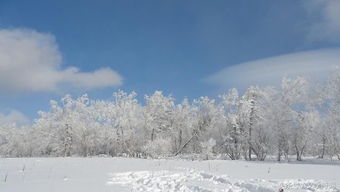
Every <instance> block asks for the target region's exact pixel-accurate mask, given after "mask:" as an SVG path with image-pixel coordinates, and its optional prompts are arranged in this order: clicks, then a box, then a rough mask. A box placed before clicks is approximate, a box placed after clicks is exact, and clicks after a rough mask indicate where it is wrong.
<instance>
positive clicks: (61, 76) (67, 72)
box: [0, 29, 122, 93]
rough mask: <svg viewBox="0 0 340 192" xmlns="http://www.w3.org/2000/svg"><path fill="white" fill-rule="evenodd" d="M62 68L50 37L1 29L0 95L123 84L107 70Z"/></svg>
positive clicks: (54, 44)
mask: <svg viewBox="0 0 340 192" xmlns="http://www.w3.org/2000/svg"><path fill="white" fill-rule="evenodd" d="M61 67H62V55H61V53H60V52H59V50H58V46H57V43H56V41H55V38H54V36H53V35H51V34H44V33H39V32H36V31H34V30H29V29H1V30H0V93H1V92H13V91H15V92H16V91H56V90H58V89H61V88H62V87H64V86H67V87H73V88H81V89H93V88H101V87H111V86H119V85H121V84H122V77H121V76H120V75H119V74H118V73H117V72H115V71H113V70H111V69H110V68H102V69H98V70H95V71H93V72H80V70H79V69H77V68H75V67H70V68H66V69H62V68H61Z"/></svg>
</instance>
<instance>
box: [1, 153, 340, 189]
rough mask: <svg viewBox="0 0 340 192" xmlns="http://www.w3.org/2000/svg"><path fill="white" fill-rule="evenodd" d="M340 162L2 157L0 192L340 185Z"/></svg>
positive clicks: (275, 187)
mask: <svg viewBox="0 0 340 192" xmlns="http://www.w3.org/2000/svg"><path fill="white" fill-rule="evenodd" d="M339 187H340V166H339V165H327V164H324V165H321V164H318V165H317V164H286V163H283V164H280V163H274V162H264V163H258V162H256V163H255V162H245V161H222V160H212V161H186V160H144V159H124V158H22V159H20V158H19V159H0V192H19V191H20V192H22V191H24V192H45V191H49V192H61V191H62V192H70V191H80V192H87V191H100V192H101V191H103V192H106V191H230V192H233V191H235V192H247V191H250V192H254V191H260V192H277V191H278V190H279V188H283V189H285V191H296V192H304V191H320V192H332V191H337V192H338V191H340V190H339Z"/></svg>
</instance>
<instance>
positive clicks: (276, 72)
mask: <svg viewBox="0 0 340 192" xmlns="http://www.w3.org/2000/svg"><path fill="white" fill-rule="evenodd" d="M337 65H340V49H321V50H315V51H305V52H298V53H293V54H287V55H281V56H276V57H269V58H265V59H260V60H255V61H250V62H245V63H241V64H238V65H234V66H230V67H226V68H224V69H223V70H221V71H219V72H217V73H215V74H212V75H210V76H209V77H208V78H207V79H208V82H210V83H213V84H215V85H217V86H218V87H220V88H221V89H229V88H232V87H236V88H240V89H245V88H247V87H249V86H250V85H259V86H277V85H279V84H280V82H281V79H282V78H283V77H296V76H304V77H306V78H308V79H310V80H325V79H327V76H328V75H330V74H331V72H332V71H334V70H335V69H336V68H337Z"/></svg>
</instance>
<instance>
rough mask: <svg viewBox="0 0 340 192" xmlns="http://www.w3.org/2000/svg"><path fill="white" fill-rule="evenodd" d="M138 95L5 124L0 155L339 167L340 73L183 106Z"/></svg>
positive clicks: (78, 101) (83, 101) (60, 107)
mask: <svg viewBox="0 0 340 192" xmlns="http://www.w3.org/2000/svg"><path fill="white" fill-rule="evenodd" d="M136 96H137V94H136V93H135V92H131V93H127V92H124V91H122V90H119V91H117V92H114V93H113V97H112V99H110V100H92V99H90V98H89V97H88V96H87V95H82V96H80V97H78V98H72V97H71V96H70V95H66V96H64V97H63V98H62V99H61V100H60V101H59V102H57V101H53V100H52V101H51V102H50V109H49V111H39V118H38V119H35V121H34V123H33V124H32V125H30V126H25V127H18V126H16V125H15V124H5V125H0V156H2V157H32V156H95V155H108V156H129V157H153V158H158V157H169V156H178V155H197V154H198V155H200V156H201V157H208V158H209V157H212V156H222V157H224V158H228V159H232V160H236V159H246V160H260V161H263V160H265V159H266V158H267V157H268V156H271V157H275V158H276V159H277V160H278V161H280V160H284V159H287V158H288V157H289V156H295V157H296V159H297V160H302V158H303V156H314V157H319V158H324V157H331V158H332V157H336V158H338V159H339V160H340V74H334V75H332V76H331V77H330V78H329V80H328V81H327V82H325V83H318V84H316V83H309V82H308V81H307V80H306V79H305V78H302V77H297V78H294V79H290V78H283V80H282V83H281V87H280V88H270V87H266V88H260V87H256V86H251V87H249V88H248V89H247V90H246V91H245V92H244V93H243V94H239V92H238V91H237V90H236V89H231V90H229V91H228V92H227V93H225V94H222V95H220V96H219V97H218V98H217V99H211V98H208V97H200V98H198V99H194V100H193V101H189V100H188V99H184V100H183V101H182V102H180V103H177V104H176V103H175V99H174V98H173V97H172V96H171V95H167V96H166V95H164V94H163V93H162V92H161V91H155V92H154V93H153V94H152V95H146V96H145V97H144V99H145V102H144V104H141V103H139V102H138V100H137V98H136Z"/></svg>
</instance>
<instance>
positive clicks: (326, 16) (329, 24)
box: [305, 0, 340, 42]
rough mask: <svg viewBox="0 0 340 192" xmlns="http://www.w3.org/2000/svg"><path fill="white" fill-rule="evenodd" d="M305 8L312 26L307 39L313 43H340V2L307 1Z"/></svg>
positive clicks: (333, 0) (328, 0) (326, 0)
mask: <svg viewBox="0 0 340 192" xmlns="http://www.w3.org/2000/svg"><path fill="white" fill-rule="evenodd" d="M305 8H306V10H307V13H308V16H309V17H311V19H312V20H313V21H312V25H311V28H310V31H309V34H308V35H307V38H308V39H309V40H312V41H330V42H339V41H340V1H339V0H306V1H305Z"/></svg>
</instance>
